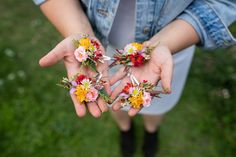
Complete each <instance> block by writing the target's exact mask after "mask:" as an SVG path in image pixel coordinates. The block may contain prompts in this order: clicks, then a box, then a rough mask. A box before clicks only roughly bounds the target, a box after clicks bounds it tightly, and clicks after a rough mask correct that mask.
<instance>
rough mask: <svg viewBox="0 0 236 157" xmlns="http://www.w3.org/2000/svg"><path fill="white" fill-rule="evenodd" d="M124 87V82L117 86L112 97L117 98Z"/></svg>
mask: <svg viewBox="0 0 236 157" xmlns="http://www.w3.org/2000/svg"><path fill="white" fill-rule="evenodd" d="M123 88H124V85H123V83H120V84H119V85H118V86H116V87H115V89H114V90H113V91H112V92H111V99H112V100H115V99H116V98H117V96H118V95H119V94H120V93H121V92H122V90H123Z"/></svg>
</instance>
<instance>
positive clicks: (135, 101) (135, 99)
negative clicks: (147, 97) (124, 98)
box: [129, 93, 143, 108]
mask: <svg viewBox="0 0 236 157" xmlns="http://www.w3.org/2000/svg"><path fill="white" fill-rule="evenodd" d="M129 101H130V105H131V107H133V108H140V107H141V106H142V104H143V94H142V93H140V94H138V95H137V96H131V97H130V98H129Z"/></svg>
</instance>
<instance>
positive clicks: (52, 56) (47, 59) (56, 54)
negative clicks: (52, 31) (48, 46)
mask: <svg viewBox="0 0 236 157" xmlns="http://www.w3.org/2000/svg"><path fill="white" fill-rule="evenodd" d="M63 41H64V40H63ZM63 41H62V42H60V43H59V44H58V45H57V46H56V47H55V48H54V49H52V50H51V51H50V52H49V53H48V54H46V55H45V56H44V57H42V58H41V59H40V61H39V64H40V66H41V67H48V66H52V65H54V64H56V63H57V62H58V61H60V60H62V59H63V58H64V56H65V53H64V51H63V47H64V44H63Z"/></svg>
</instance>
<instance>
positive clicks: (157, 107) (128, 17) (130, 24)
mask: <svg viewBox="0 0 236 157" xmlns="http://www.w3.org/2000/svg"><path fill="white" fill-rule="evenodd" d="M134 38H135V0H120V4H119V7H118V10H117V13H116V17H115V19H114V22H113V26H112V28H111V32H110V34H109V42H110V45H109V46H108V47H107V50H106V52H107V54H108V55H109V56H112V55H113V54H114V53H115V48H119V49H122V48H123V47H124V46H125V45H126V44H128V43H130V42H133V41H134ZM194 49H195V48H194V46H191V47H189V48H186V49H184V50H182V51H180V52H178V53H176V54H175V55H173V60H174V71H173V80H172V93H171V94H169V95H161V98H154V99H153V100H152V105H151V106H149V107H146V108H143V109H142V110H141V111H140V112H139V113H140V114H148V115H161V114H164V113H166V112H167V111H169V110H171V109H172V108H173V107H174V106H175V105H176V104H177V103H178V100H179V99H180V97H181V94H182V91H183V88H184V85H185V82H186V78H187V75H188V71H189V68H190V65H191V62H192V58H193V55H194ZM119 67H120V66H116V67H114V68H112V69H111V70H110V76H112V75H113V74H114V73H115V72H116V71H117V70H118V69H119ZM117 85H118V83H117V84H115V85H114V86H113V87H112V89H114V87H115V86H117ZM157 87H160V84H158V85H157ZM128 109H129V107H125V108H123V110H128Z"/></svg>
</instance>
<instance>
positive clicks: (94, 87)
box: [58, 74, 110, 103]
mask: <svg viewBox="0 0 236 157" xmlns="http://www.w3.org/2000/svg"><path fill="white" fill-rule="evenodd" d="M98 77H99V78H89V77H86V76H85V75H82V74H79V75H76V76H74V77H73V78H72V79H68V78H63V79H62V80H61V82H60V83H59V84H58V85H59V86H61V87H63V88H66V89H69V90H70V94H75V96H76V98H77V100H78V101H79V102H80V103H88V102H95V101H96V100H97V99H98V97H99V96H100V97H102V98H103V99H104V100H105V101H106V102H110V97H109V95H108V94H107V92H106V91H105V89H104V84H105V83H106V82H105V81H102V80H101V78H102V77H101V75H99V76H98Z"/></svg>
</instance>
